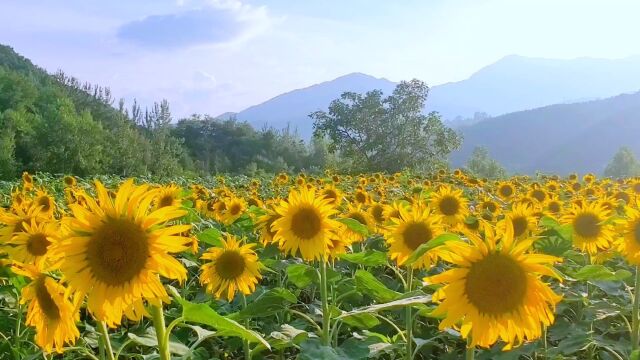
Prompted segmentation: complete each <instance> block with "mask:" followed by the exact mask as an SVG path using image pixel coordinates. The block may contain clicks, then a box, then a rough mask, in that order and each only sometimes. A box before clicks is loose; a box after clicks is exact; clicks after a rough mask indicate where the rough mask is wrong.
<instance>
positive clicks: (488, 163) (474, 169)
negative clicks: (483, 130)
mask: <svg viewBox="0 0 640 360" xmlns="http://www.w3.org/2000/svg"><path fill="white" fill-rule="evenodd" d="M467 169H468V170H469V171H470V172H471V173H472V174H473V175H475V176H477V177H480V178H487V179H498V178H504V177H506V175H507V171H506V170H505V169H504V168H503V167H502V165H500V163H498V161H496V160H495V159H492V158H491V157H490V156H489V150H487V148H485V147H482V146H478V147H476V148H475V149H473V153H472V154H471V157H469V160H468V161H467Z"/></svg>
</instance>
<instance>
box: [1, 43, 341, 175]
mask: <svg viewBox="0 0 640 360" xmlns="http://www.w3.org/2000/svg"><path fill="white" fill-rule="evenodd" d="M330 160H331V157H330V156H329V155H328V153H327V151H326V145H325V144H324V143H323V142H322V141H313V142H312V143H311V144H310V145H305V143H304V142H303V141H302V140H301V139H300V138H299V137H298V136H297V135H296V134H295V133H293V132H291V131H286V130H285V131H276V130H272V129H264V130H261V131H256V130H255V129H253V128H252V127H251V126H250V125H248V124H246V123H241V122H237V121H234V120H225V121H222V120H217V119H213V118H211V117H208V116H198V115H194V116H192V117H190V118H188V119H183V120H180V121H178V123H177V125H176V124H174V122H173V119H172V116H171V111H170V108H169V104H168V103H167V102H166V101H162V102H160V103H156V104H154V105H153V106H152V107H151V108H145V109H142V108H141V107H140V106H139V105H138V104H137V103H135V102H134V104H133V105H132V106H131V107H126V106H125V104H124V102H123V101H122V100H120V101H119V102H118V103H117V104H115V100H114V98H113V97H112V95H111V92H110V90H109V89H108V88H105V87H101V86H95V85H91V84H88V83H81V82H80V81H79V80H78V79H76V78H73V77H70V76H67V75H66V74H64V73H63V72H58V73H56V74H55V75H50V74H48V73H47V72H46V71H44V70H43V69H40V68H38V67H36V66H35V65H33V64H32V63H31V62H30V61H29V60H28V59H26V58H24V57H22V56H20V55H18V54H16V53H15V52H14V51H13V50H12V49H11V48H9V47H6V46H1V45H0V178H5V179H6V178H13V177H15V176H17V175H19V174H20V173H21V172H22V171H30V172H38V171H42V172H50V173H56V174H74V175H79V176H86V175H94V174H118V175H123V176H134V175H145V174H154V175H167V176H170V175H178V174H182V173H185V172H192V173H194V174H198V175H203V174H210V173H214V172H230V173H241V172H242V173H247V172H256V171H260V170H263V171H268V172H274V171H281V170H302V169H311V168H318V169H319V168H323V167H325V166H326V164H327V162H328V161H330Z"/></svg>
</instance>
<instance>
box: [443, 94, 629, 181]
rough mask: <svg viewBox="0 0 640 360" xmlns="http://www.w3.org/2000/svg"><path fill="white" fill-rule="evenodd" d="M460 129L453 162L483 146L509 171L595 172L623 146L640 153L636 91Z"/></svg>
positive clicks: (538, 110) (531, 111)
mask: <svg viewBox="0 0 640 360" xmlns="http://www.w3.org/2000/svg"><path fill="white" fill-rule="evenodd" d="M461 131H462V133H463V135H464V141H463V143H462V148H461V149H460V150H459V151H457V152H455V153H454V154H453V155H452V163H453V165H454V166H457V165H462V164H464V163H465V161H466V160H467V159H468V158H469V156H470V154H471V152H472V151H473V149H474V148H475V147H478V146H482V147H486V148H487V149H488V150H489V153H490V154H491V156H492V157H494V158H495V159H496V160H498V161H499V162H500V163H501V164H502V165H504V166H505V167H506V168H507V170H509V171H512V172H518V173H533V172H535V171H543V172H550V173H559V174H567V173H571V172H579V173H585V172H597V173H600V172H602V171H603V170H604V168H605V167H606V165H607V163H608V162H609V160H611V158H612V157H613V155H614V154H615V153H616V151H617V150H618V149H619V148H620V147H622V146H628V147H629V148H630V149H631V150H632V151H633V152H635V153H636V154H640V141H639V139H640V138H639V136H640V92H638V93H634V94H624V95H619V96H615V97H611V98H607V99H603V100H596V101H588V102H581V103H574V104H559V105H551V106H546V107H542V108H538V109H533V110H528V111H520V112H515V113H511V114H506V115H503V116H498V117H495V118H491V119H488V120H484V121H482V122H480V123H477V124H474V125H471V126H468V127H465V128H462V129H461Z"/></svg>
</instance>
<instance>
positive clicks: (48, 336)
mask: <svg viewBox="0 0 640 360" xmlns="http://www.w3.org/2000/svg"><path fill="white" fill-rule="evenodd" d="M12 270H13V271H14V272H15V273H16V274H19V275H24V276H26V277H28V278H30V279H31V280H32V281H31V282H30V283H29V285H27V286H25V287H24V288H22V295H21V298H20V303H22V304H27V303H28V304H29V306H28V309H27V319H26V324H27V325H29V326H33V327H35V328H36V337H35V340H36V344H38V346H39V347H40V348H42V349H44V350H45V351H46V352H48V353H50V352H52V351H53V349H54V348H55V351H56V352H57V353H62V352H63V348H64V345H65V343H66V344H69V345H73V344H74V343H75V342H76V339H78V337H79V336H80V332H79V331H78V328H77V327H76V322H77V321H79V320H80V316H79V313H78V311H77V306H75V305H77V304H78V301H77V299H78V298H76V301H74V303H75V305H74V303H72V302H71V301H69V298H68V296H67V294H68V293H67V292H66V289H65V287H64V286H62V285H61V284H60V283H58V282H57V281H56V280H54V279H52V278H50V277H49V276H47V275H45V274H42V273H40V272H39V271H38V270H37V269H36V268H35V267H33V266H29V265H21V264H15V265H14V266H13V268H12Z"/></svg>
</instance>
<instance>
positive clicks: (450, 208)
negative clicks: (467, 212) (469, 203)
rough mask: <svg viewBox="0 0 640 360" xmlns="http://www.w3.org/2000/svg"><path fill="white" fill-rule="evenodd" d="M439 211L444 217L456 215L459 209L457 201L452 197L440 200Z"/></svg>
mask: <svg viewBox="0 0 640 360" xmlns="http://www.w3.org/2000/svg"><path fill="white" fill-rule="evenodd" d="M439 207H440V211H441V212H442V213H443V214H444V215H446V216H452V215H456V214H457V213H458V210H459V209H460V203H459V202H458V199H456V198H455V197H453V196H445V197H443V198H442V200H440V204H439Z"/></svg>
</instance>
